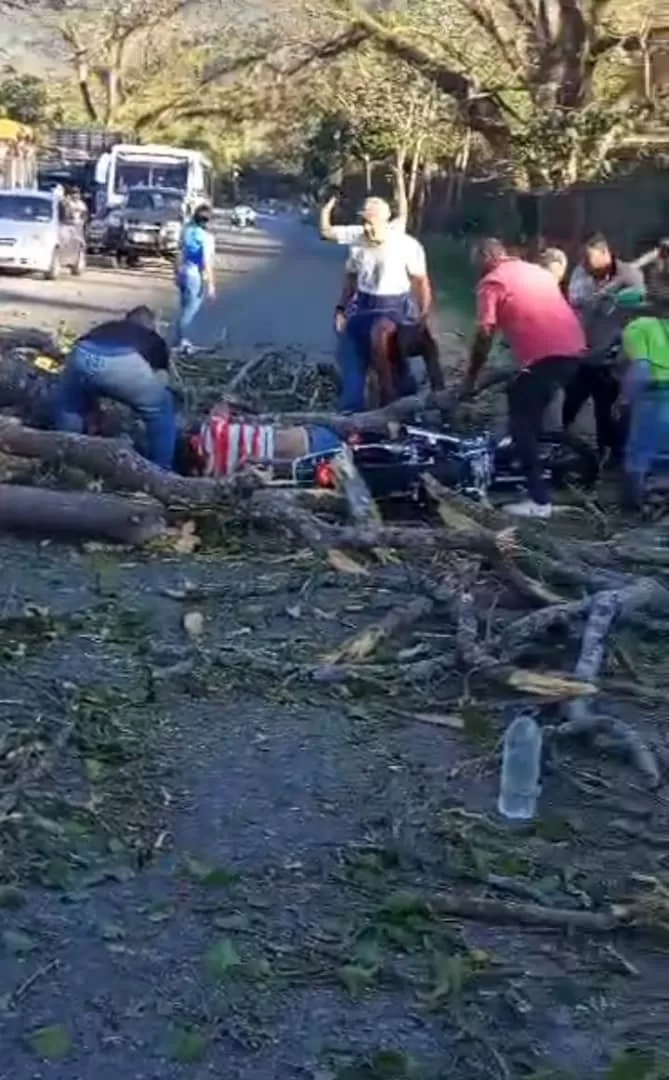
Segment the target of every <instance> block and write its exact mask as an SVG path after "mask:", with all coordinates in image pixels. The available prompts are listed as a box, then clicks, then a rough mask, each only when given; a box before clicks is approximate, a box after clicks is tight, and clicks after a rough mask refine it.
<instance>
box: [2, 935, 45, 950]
mask: <svg viewBox="0 0 669 1080" xmlns="http://www.w3.org/2000/svg"><path fill="white" fill-rule="evenodd" d="M2 944H3V945H4V946H5V948H6V949H7V952H10V953H14V954H15V955H16V956H25V955H26V954H27V953H31V952H34V951H35V949H36V948H37V942H36V941H35V939H34V938H31V936H30V934H24V933H23V932H22V931H21V930H3V933H2Z"/></svg>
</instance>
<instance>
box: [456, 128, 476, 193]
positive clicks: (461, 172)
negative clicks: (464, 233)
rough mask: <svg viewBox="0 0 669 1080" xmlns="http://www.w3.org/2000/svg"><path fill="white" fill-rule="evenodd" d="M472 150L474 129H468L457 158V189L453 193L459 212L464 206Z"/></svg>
mask: <svg viewBox="0 0 669 1080" xmlns="http://www.w3.org/2000/svg"><path fill="white" fill-rule="evenodd" d="M471 149H472V129H471V128H467V130H466V132H465V134H464V137H463V140H462V146H461V148H460V151H459V153H458V157H457V162H456V165H457V172H456V176H455V187H454V191H453V209H454V210H456V211H458V210H459V209H460V206H461V204H462V195H463V192H464V186H465V179H466V176H467V170H468V169H469V157H470V154H471Z"/></svg>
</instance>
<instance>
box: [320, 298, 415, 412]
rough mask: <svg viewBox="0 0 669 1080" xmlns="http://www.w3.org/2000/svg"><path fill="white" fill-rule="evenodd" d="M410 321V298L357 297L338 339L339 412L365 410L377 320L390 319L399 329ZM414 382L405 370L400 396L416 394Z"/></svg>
mask: <svg viewBox="0 0 669 1080" xmlns="http://www.w3.org/2000/svg"><path fill="white" fill-rule="evenodd" d="M411 318H412V309H411V297H410V296H408V295H405V294H401V295H398V296H373V295H372V294H370V293H358V295H357V297H356V304H355V309H354V311H353V313H352V314H351V315H350V316H349V319H348V322H347V324H346V329H345V330H344V332H343V334H341V335H339V341H338V347H337V360H338V363H339V367H340V371H341V377H342V386H341V393H340V396H339V409H340V410H341V411H342V412H359V411H363V410H364V408H365V385H366V382H367V372H368V370H369V365H370V363H371V358H372V349H371V345H372V331H373V329H374V326H375V325H376V323H377V322H378V321H379V320H380V319H391V320H392V321H393V322H395V323H396V324H397V325H398V326H400V325H402V324H403V323H405V322H410V321H411ZM415 388H416V385H415V381H414V380H413V378H412V377H411V374H410V372H408V370H402V372H401V373H400V388H399V391H400V396H404V395H405V394H411V393H413V392H414V391H415Z"/></svg>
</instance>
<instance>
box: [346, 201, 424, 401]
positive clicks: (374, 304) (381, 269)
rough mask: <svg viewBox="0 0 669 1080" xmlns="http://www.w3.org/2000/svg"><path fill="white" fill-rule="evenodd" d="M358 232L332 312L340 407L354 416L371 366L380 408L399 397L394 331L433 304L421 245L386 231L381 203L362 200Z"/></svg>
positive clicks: (387, 212)
mask: <svg viewBox="0 0 669 1080" xmlns="http://www.w3.org/2000/svg"><path fill="white" fill-rule="evenodd" d="M362 228H363V230H364V232H363V236H362V237H361V238H360V240H359V242H358V243H356V244H354V245H352V246H351V249H350V251H349V256H348V260H347V263H346V277H345V281H344V288H343V290H342V295H341V298H340V301H339V304H338V305H337V307H336V311H335V318H336V321H339V323H340V326H341V330H342V331H343V337H342V348H341V351H340V363H341V368H342V393H341V398H340V402H339V405H340V408H341V409H342V410H344V411H348V410H351V411H354V412H355V411H357V410H360V409H364V407H365V384H366V379H367V372H368V370H369V368H370V366H371V367H373V369H374V370H375V372H376V375H377V378H378V382H379V391H380V395H381V403H382V404H386V403H388V402H390V401H392V400H394V399H395V398H396V397H397V396H398V374H399V376H400V379H399V381H400V383H401V382H402V381H403V380H402V375H403V374H404V373H403V372H399V373H398V371H397V348H396V340H397V330H398V328H399V327H401V326H403V325H404V324H405V323H407V322H410V321H415V319H416V316H417V318H418V320H419V322H421V321H423V322H424V321H425V320H426V319H427V316H428V314H429V311H430V307H431V304H432V290H431V287H430V281H429V278H428V275H427V263H426V258H425V250H424V248H423V245H422V244H420V243H419V242H418V240H415V239H414V237H412V236H409V235H408V234H407V233H406V232H404V231H400V230H398V229H397V228H392V227H391V219H390V207H389V206H388V203H387V202H385V200H383V199H368V200H367V202H366V203H365V206H364V209H363V226H362ZM354 297H355V304H354V306H353V307H351V301H352V300H353V298H354ZM412 303H413V306H414V308H415V309H416V310H415V312H414V311H412ZM344 322H345V325H344ZM403 392H410V390H408V388H407V389H406V390H402V389H401V387H400V388H399V393H403Z"/></svg>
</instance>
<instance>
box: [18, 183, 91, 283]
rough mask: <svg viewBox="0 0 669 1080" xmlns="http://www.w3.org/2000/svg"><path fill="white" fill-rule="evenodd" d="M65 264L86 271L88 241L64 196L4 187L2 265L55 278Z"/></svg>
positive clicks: (65, 266) (75, 272)
mask: <svg viewBox="0 0 669 1080" xmlns="http://www.w3.org/2000/svg"><path fill="white" fill-rule="evenodd" d="M65 268H66V269H68V270H71V271H72V273H73V274H83V272H84V270H85V269H86V242H85V239H84V231H83V228H82V227H81V225H80V224H78V223H77V222H75V221H73V220H72V218H71V217H70V216H69V215H68V212H67V207H66V206H65V205H64V203H63V202H62V200H61V199H59V198H58V197H57V195H56V194H55V193H54V192H41V191H25V190H7V191H0V269H3V270H18V271H23V272H25V273H29V274H41V275H42V276H43V277H45V278H49V279H51V280H53V279H55V278H57V277H59V276H60V273H61V271H62V270H63V269H65Z"/></svg>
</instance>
